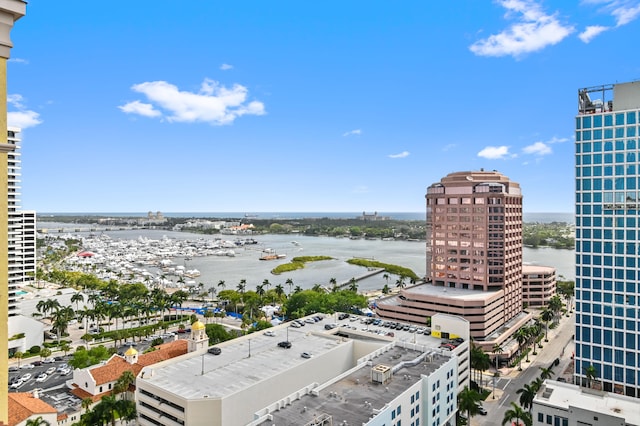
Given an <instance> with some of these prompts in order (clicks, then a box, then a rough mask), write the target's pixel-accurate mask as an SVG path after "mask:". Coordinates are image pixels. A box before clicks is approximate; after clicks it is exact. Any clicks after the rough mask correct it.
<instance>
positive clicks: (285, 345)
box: [278, 341, 291, 349]
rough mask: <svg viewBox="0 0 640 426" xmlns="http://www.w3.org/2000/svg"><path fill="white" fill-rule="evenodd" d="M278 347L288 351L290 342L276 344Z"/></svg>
mask: <svg viewBox="0 0 640 426" xmlns="http://www.w3.org/2000/svg"><path fill="white" fill-rule="evenodd" d="M278 346H280V347H281V348H285V349H290V348H291V342H289V341H283V342H280V343H278Z"/></svg>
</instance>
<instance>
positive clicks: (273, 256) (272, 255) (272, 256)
mask: <svg viewBox="0 0 640 426" xmlns="http://www.w3.org/2000/svg"><path fill="white" fill-rule="evenodd" d="M285 257H287V255H286V254H276V253H265V254H264V255H262V256H260V260H277V259H284V258H285Z"/></svg>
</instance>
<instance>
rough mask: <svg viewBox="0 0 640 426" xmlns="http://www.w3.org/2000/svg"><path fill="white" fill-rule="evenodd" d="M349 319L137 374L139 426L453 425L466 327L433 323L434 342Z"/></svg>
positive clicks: (465, 377)
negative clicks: (311, 423) (282, 425)
mask: <svg viewBox="0 0 640 426" xmlns="http://www.w3.org/2000/svg"><path fill="white" fill-rule="evenodd" d="M347 317H348V318H345V317H344V316H343V317H342V319H338V316H337V315H336V316H335V317H334V316H330V317H326V318H324V320H322V321H318V322H315V323H313V324H311V323H309V322H306V323H305V325H304V326H301V327H299V328H292V327H291V328H290V327H289V323H286V324H282V325H279V326H276V327H274V328H272V329H270V330H269V331H270V333H268V334H263V333H252V334H249V335H246V336H243V337H240V338H237V339H234V340H231V341H228V342H224V343H221V344H218V345H216V346H215V347H216V348H217V349H216V350H215V351H213V350H212V351H211V352H209V351H208V350H207V349H200V350H197V351H195V352H192V353H189V354H187V355H183V356H180V357H177V358H174V359H171V360H168V361H165V362H161V363H159V364H155V365H153V366H150V367H145V368H143V369H142V370H141V371H140V374H139V375H138V378H137V380H136V401H137V410H138V415H139V418H138V421H139V424H141V425H147V426H148V425H167V426H168V425H171V426H174V425H185V424H188V425H190V426H199V425H207V426H217V425H225V426H234V425H246V424H252V425H260V424H265V425H266V424H273V423H275V424H291V425H293V424H296V425H298V424H305V423H309V422H310V421H317V419H318V418H319V417H317V416H316V420H314V414H317V415H318V416H321V417H323V418H325V419H327V421H330V422H333V423H334V424H342V423H339V422H343V421H344V420H347V419H346V418H345V419H343V418H341V417H344V416H345V415H347V414H348V415H349V416H350V417H348V423H349V424H376V425H377V424H383V423H384V422H385V421H387V422H391V421H392V419H398V420H402V421H403V424H411V421H416V419H419V420H417V421H419V422H420V424H425V425H426V424H429V425H433V424H436V425H441V424H446V422H447V421H450V420H451V419H452V418H453V416H455V410H456V402H455V399H456V395H457V393H458V392H459V391H460V390H461V389H462V387H464V386H465V385H467V384H468V383H469V324H468V322H467V321H466V320H464V319H462V318H458V317H454V316H450V315H442V314H440V315H435V316H434V317H433V319H432V330H434V331H436V333H435V334H436V336H437V337H434V336H431V335H429V334H423V333H420V334H418V333H417V330H416V329H415V328H414V329H413V330H412V331H409V330H407V331H405V330H404V329H403V330H393V331H391V330H390V329H389V328H385V327H383V325H382V324H378V325H373V324H372V323H369V322H368V320H370V318H367V317H355V316H352V317H349V316H347ZM311 322H313V321H311ZM325 326H326V327H325ZM272 334H275V335H272ZM283 342H288V344H287V343H283ZM279 343H282V344H279ZM370 392H371V394H370V395H369V393H370ZM307 401H308V402H307ZM322 401H324V402H326V403H327V405H322ZM436 402H437V403H436ZM312 403H313V405H312ZM305 407H306V408H305ZM314 407H315V411H314V410H313V409H312V408H314ZM433 410H435V411H433ZM293 413H296V416H295V417H291V416H292V415H293ZM374 418H375V420H374ZM305 419H306V420H305ZM385 419H386V420H385ZM411 419H413V420H411ZM394 421H396V420H394ZM405 422H406V423H405ZM317 424H323V423H317ZM327 424H328V423H327ZM415 424H417V423H415Z"/></svg>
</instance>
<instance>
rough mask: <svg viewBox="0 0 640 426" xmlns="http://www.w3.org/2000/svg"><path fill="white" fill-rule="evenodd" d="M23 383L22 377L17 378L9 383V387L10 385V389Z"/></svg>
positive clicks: (16, 387)
mask: <svg viewBox="0 0 640 426" xmlns="http://www.w3.org/2000/svg"><path fill="white" fill-rule="evenodd" d="M23 384H24V381H23V380H22V379H18V380H16V381H14V382H13V383H11V385H10V387H11V389H18V388H19V387H20V386H22V385H23Z"/></svg>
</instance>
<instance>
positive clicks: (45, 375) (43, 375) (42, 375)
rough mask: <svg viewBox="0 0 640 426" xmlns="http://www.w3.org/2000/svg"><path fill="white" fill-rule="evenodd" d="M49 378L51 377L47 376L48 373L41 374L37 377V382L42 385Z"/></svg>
mask: <svg viewBox="0 0 640 426" xmlns="http://www.w3.org/2000/svg"><path fill="white" fill-rule="evenodd" d="M48 377H49V376H48V375H47V373H41V374H40V375H39V376H38V377H36V382H38V383H42V382H44V381H45V380H47V378H48Z"/></svg>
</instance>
